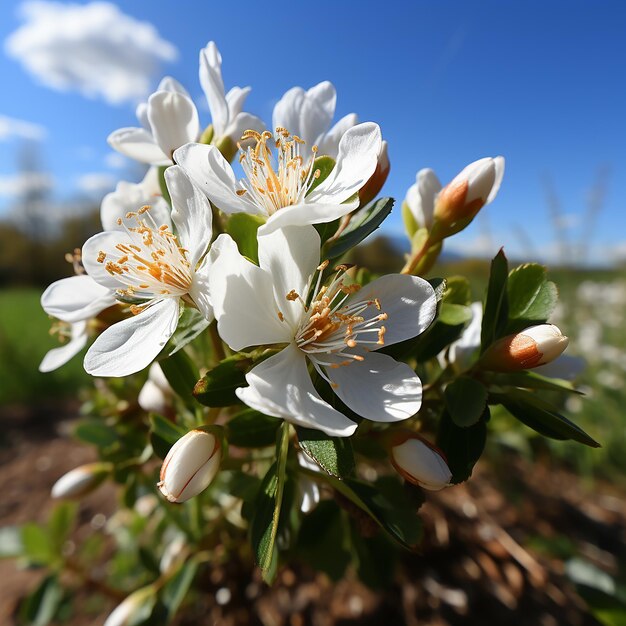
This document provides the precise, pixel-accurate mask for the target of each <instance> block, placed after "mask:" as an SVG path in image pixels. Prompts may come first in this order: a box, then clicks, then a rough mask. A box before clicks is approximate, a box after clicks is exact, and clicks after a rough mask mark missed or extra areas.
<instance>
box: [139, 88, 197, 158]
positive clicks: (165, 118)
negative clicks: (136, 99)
mask: <svg viewBox="0 0 626 626" xmlns="http://www.w3.org/2000/svg"><path fill="white" fill-rule="evenodd" d="M148 119H149V120H150V126H151V127H152V135H153V136H154V140H155V141H156V142H157V143H158V144H159V146H160V148H161V150H163V152H164V153H165V154H166V155H167V156H168V157H170V158H171V156H172V155H173V153H174V150H176V149H177V148H180V146H183V145H185V144H186V143H189V142H190V141H196V140H197V139H198V137H199V135H200V120H199V119H198V110H197V109H196V105H195V104H194V103H193V101H192V100H191V98H188V97H187V96H184V95H182V94H180V93H178V92H175V91H157V92H156V93H153V94H152V95H151V96H150V98H149V100H148Z"/></svg>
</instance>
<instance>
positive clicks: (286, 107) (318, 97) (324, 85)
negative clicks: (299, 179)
mask: <svg viewBox="0 0 626 626" xmlns="http://www.w3.org/2000/svg"><path fill="white" fill-rule="evenodd" d="M336 103H337V92H336V90H335V87H334V85H333V84H332V83H330V82H329V81H324V82H321V83H318V84H317V85H315V87H311V89H309V90H308V91H305V90H304V89H302V87H292V88H291V89H289V91H287V92H286V93H285V94H284V95H283V97H282V98H281V99H280V100H279V101H278V102H277V103H276V106H275V107H274V112H273V114H272V128H288V129H289V132H290V133H292V134H293V135H296V136H298V137H300V138H301V139H303V140H304V142H305V143H304V145H303V147H302V151H301V154H302V157H303V158H304V159H305V160H307V159H308V158H309V157H311V156H312V155H313V152H312V151H311V148H312V147H313V146H317V147H318V150H319V154H326V155H328V156H330V157H332V158H333V159H336V158H337V153H338V150H339V141H340V139H341V137H342V136H343V134H344V133H345V132H346V131H347V130H348V129H349V128H352V127H353V126H356V124H357V121H358V118H357V116H356V114H355V113H349V114H348V115H346V116H345V117H342V118H341V119H340V120H339V121H338V122H337V123H336V124H335V125H334V126H333V127H332V128H330V124H331V122H332V120H333V117H334V115H335V105H336Z"/></svg>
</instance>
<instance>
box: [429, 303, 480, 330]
mask: <svg viewBox="0 0 626 626" xmlns="http://www.w3.org/2000/svg"><path fill="white" fill-rule="evenodd" d="M471 319H472V309H470V308H469V307H468V306H465V305H463V304H449V303H448V302H446V301H445V300H444V301H443V302H442V303H441V307H440V308H439V317H438V318H437V320H438V321H439V322H441V323H442V324H446V326H458V325H459V324H465V323H466V322H469V321H470V320H471Z"/></svg>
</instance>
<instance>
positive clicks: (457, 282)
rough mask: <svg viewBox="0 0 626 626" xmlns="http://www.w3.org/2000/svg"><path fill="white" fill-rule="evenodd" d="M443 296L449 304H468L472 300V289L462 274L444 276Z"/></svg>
mask: <svg viewBox="0 0 626 626" xmlns="http://www.w3.org/2000/svg"><path fill="white" fill-rule="evenodd" d="M444 298H445V301H446V302H448V303H450V304H463V305H465V306H467V305H469V304H470V303H471V302H472V289H471V287H470V284H469V281H468V280H467V278H465V277H464V276H450V277H449V278H446V289H445V292H444Z"/></svg>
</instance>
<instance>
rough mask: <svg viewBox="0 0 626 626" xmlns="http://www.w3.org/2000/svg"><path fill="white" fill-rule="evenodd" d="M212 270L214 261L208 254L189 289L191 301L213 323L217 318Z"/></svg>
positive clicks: (194, 275)
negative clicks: (212, 287)
mask: <svg viewBox="0 0 626 626" xmlns="http://www.w3.org/2000/svg"><path fill="white" fill-rule="evenodd" d="M212 268H213V263H212V260H211V258H210V255H208V254H207V255H206V256H205V257H204V259H203V261H202V263H201V264H200V267H199V268H198V269H197V270H196V271H195V272H194V274H193V276H192V278H191V287H190V288H189V295H190V296H191V299H192V300H193V301H194V302H195V303H196V306H197V307H198V309H199V311H200V313H202V315H204V318H205V319H207V320H208V321H209V322H212V321H213V318H214V317H215V316H214V314H213V304H212V303H211V292H210V287H209V276H210V272H211V271H212Z"/></svg>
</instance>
